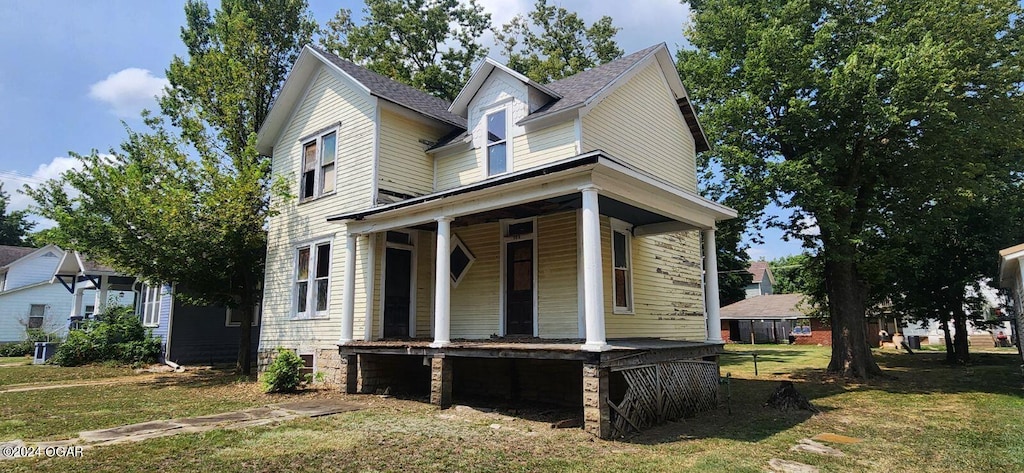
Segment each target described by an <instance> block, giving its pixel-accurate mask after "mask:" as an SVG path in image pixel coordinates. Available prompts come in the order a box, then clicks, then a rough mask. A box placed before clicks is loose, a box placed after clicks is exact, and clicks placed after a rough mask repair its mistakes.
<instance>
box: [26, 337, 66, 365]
mask: <svg viewBox="0 0 1024 473" xmlns="http://www.w3.org/2000/svg"><path fill="white" fill-rule="evenodd" d="M59 345H60V343H56V342H36V349H35V353H34V354H33V356H32V364H34V365H41V364H43V363H46V360H49V359H50V357H52V356H53V354H54V353H56V352H57V346H59Z"/></svg>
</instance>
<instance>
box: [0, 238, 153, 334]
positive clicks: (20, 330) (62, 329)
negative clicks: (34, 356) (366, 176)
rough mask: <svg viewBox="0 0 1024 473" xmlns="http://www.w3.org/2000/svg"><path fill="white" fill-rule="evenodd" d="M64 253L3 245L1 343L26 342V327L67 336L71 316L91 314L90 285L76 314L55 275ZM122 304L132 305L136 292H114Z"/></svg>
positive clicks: (0, 260) (48, 248) (0, 258)
mask: <svg viewBox="0 0 1024 473" xmlns="http://www.w3.org/2000/svg"><path fill="white" fill-rule="evenodd" d="M64 257H65V251H64V250H62V249H60V248H59V247H57V246H54V245H47V246H44V247H42V248H25V247H17V246H2V245H0V343H7V342H17V341H21V340H24V339H25V330H26V329H27V328H41V329H43V330H46V331H47V332H52V333H56V334H57V335H60V336H64V335H66V334H67V331H68V324H69V322H70V318H71V316H72V315H78V316H85V315H87V314H91V313H92V312H93V310H94V308H95V306H96V303H95V292H96V291H94V290H93V286H91V285H90V284H89V283H85V284H83V285H82V291H81V295H82V298H83V300H85V301H89V302H88V303H86V304H82V305H81V306H80V307H79V308H78V310H77V311H76V312H74V314H73V313H72V307H73V305H74V298H73V297H72V296H71V294H70V293H69V292H68V290H67V289H66V288H65V286H64V285H63V284H62V283H61V282H59V281H56V280H54V273H55V271H56V270H57V267H58V265H59V264H60V263H61V261H62V260H63V259H64ZM111 296H114V297H116V298H117V301H118V303H120V304H132V303H134V301H135V298H134V293H133V292H131V291H130V290H129V291H124V292H116V293H112V294H111Z"/></svg>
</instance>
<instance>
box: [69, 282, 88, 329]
mask: <svg viewBox="0 0 1024 473" xmlns="http://www.w3.org/2000/svg"><path fill="white" fill-rule="evenodd" d="M71 299H72V302H71V313H70V314H68V322H69V323H70V321H71V317H75V316H78V315H82V302H84V301H83V300H84V299H85V289H83V288H81V287H78V286H76V287H75V292H74V293H73V294H72V296H71Z"/></svg>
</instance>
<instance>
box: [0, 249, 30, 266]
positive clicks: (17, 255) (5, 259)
mask: <svg viewBox="0 0 1024 473" xmlns="http://www.w3.org/2000/svg"><path fill="white" fill-rule="evenodd" d="M37 249H38V248H30V247H27V246H9V245H0V267H2V266H7V265H9V264H11V263H13V262H15V261H17V260H19V259H21V258H24V257H26V256H28V254H29V253H32V252H33V251H36V250H37Z"/></svg>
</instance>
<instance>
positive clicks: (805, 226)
mask: <svg viewBox="0 0 1024 473" xmlns="http://www.w3.org/2000/svg"><path fill="white" fill-rule="evenodd" d="M798 225H800V234H801V235H807V236H817V235H821V229H820V228H818V221H817V220H815V219H814V217H812V216H810V215H807V216H805V217H804V218H803V219H801V220H800V221H799V222H798Z"/></svg>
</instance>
